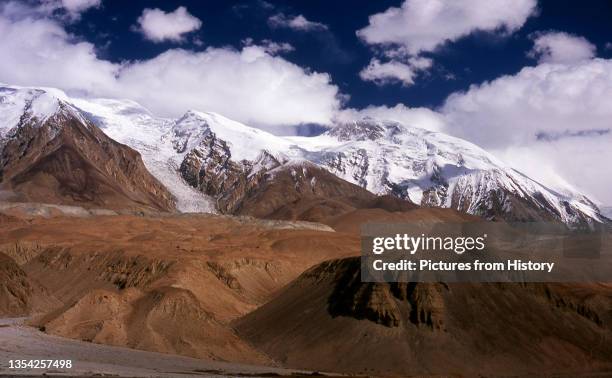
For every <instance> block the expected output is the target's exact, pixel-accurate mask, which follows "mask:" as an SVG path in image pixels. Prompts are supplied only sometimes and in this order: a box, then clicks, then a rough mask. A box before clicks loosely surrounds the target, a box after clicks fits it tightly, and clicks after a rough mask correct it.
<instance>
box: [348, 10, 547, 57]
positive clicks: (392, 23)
mask: <svg viewBox="0 0 612 378" xmlns="http://www.w3.org/2000/svg"><path fill="white" fill-rule="evenodd" d="M534 12H536V0H487V1H480V0H405V1H404V3H403V4H402V6H401V7H400V8H396V7H391V8H389V9H387V10H386V11H384V12H382V13H377V14H374V15H372V16H370V18H369V24H368V26H366V27H365V28H363V29H361V30H359V31H358V32H357V35H358V36H359V37H360V38H362V39H363V40H364V41H365V42H366V43H368V44H372V45H395V46H399V47H403V48H405V49H407V51H408V52H409V53H410V54H412V55H417V54H419V53H421V52H424V51H433V50H435V49H436V48H437V47H438V46H440V45H442V44H444V43H446V42H448V41H455V40H457V39H459V38H461V37H465V36H467V35H469V34H471V33H473V32H475V31H479V30H480V31H490V32H492V31H499V30H502V31H506V32H511V31H514V30H516V29H519V28H520V27H521V26H522V25H523V24H524V23H525V21H526V20H527V18H528V17H529V16H530V15H532V14H534Z"/></svg>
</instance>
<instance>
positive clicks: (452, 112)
mask: <svg viewBox="0 0 612 378" xmlns="http://www.w3.org/2000/svg"><path fill="white" fill-rule="evenodd" d="M574 57H575V55H574ZM611 96H612V60H606V59H601V58H591V59H588V58H586V57H585V58H582V59H580V60H576V59H569V60H567V59H566V60H564V63H560V62H559V61H558V60H555V62H554V63H548V62H542V63H540V64H538V65H537V66H535V67H525V68H523V69H522V70H521V71H519V72H518V73H516V74H514V75H507V76H503V77H500V78H498V79H495V80H493V81H491V82H486V83H483V84H481V85H473V86H471V87H470V88H469V90H467V91H465V92H459V93H454V94H452V95H451V96H449V97H448V99H447V100H446V102H445V104H444V105H443V107H442V108H441V112H442V113H443V114H444V116H445V119H446V122H447V125H448V126H447V127H448V130H447V131H448V132H449V133H451V134H454V135H457V136H459V137H463V138H465V139H468V140H470V141H472V142H475V143H477V144H479V145H481V146H483V147H485V148H487V149H489V150H492V151H494V152H495V153H496V154H498V155H500V157H502V158H503V159H505V160H506V161H507V162H509V163H510V164H511V165H513V166H515V167H516V168H518V169H519V170H521V171H524V172H526V173H527V174H529V175H531V176H533V177H534V178H536V179H539V180H541V181H544V183H546V184H549V185H551V186H555V187H556V186H558V185H557V184H558V180H557V181H555V180H556V179H555V178H554V177H555V176H562V177H565V178H569V179H570V180H569V181H571V182H572V183H573V184H574V185H576V186H577V187H578V188H579V189H583V190H585V191H586V192H587V194H591V195H593V196H594V198H596V199H599V200H601V201H603V202H605V203H608V204H610V203H612V192H610V190H609V188H610V187H611V186H612V174H610V167H609V162H610V161H612V149H611V148H610V146H611V145H612V133H611V132H610V130H611V129H612V124H611V123H610V120H611V119H612V107H610V105H609V98H611ZM534 162H536V163H534Z"/></svg>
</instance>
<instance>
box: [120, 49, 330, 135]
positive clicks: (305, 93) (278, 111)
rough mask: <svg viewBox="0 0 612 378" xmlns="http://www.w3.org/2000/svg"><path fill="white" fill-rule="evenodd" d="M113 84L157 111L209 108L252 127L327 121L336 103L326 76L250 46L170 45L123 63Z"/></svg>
mask: <svg viewBox="0 0 612 378" xmlns="http://www.w3.org/2000/svg"><path fill="white" fill-rule="evenodd" d="M118 86H119V88H120V89H121V93H123V94H124V95H125V96H128V97H130V98H134V99H136V100H137V101H140V102H142V103H143V104H145V105H146V106H149V107H151V108H152V109H155V110H156V111H157V112H158V113H161V114H178V113H180V112H183V111H185V110H186V109H201V110H210V111H215V112H219V113H221V114H224V115H226V116H228V117H230V118H234V119H236V120H239V121H242V122H246V123H249V124H253V125H256V126H276V125H294V124H297V123H329V121H330V119H331V117H332V116H333V114H334V112H335V111H336V109H337V108H339V106H340V101H339V99H338V97H339V96H338V88H337V87H336V86H335V85H332V84H331V78H330V76H329V75H327V74H324V73H316V72H312V73H311V72H306V71H305V70H304V69H303V68H301V67H299V66H297V65H295V64H293V63H290V62H288V61H286V60H284V59H283V58H281V57H277V56H272V55H270V54H269V53H268V52H267V51H266V49H265V48H264V47H260V46H254V45H253V46H246V47H244V48H243V49H242V50H241V51H236V50H232V49H226V48H209V49H207V50H206V51H204V52H201V53H193V52H190V51H186V50H176V49H175V50H169V51H166V52H165V53H163V54H161V55H159V56H157V57H155V58H153V59H151V60H148V61H143V62H139V63H135V64H132V65H129V66H126V67H125V68H124V69H123V70H122V71H121V73H120V75H119V79H118Z"/></svg>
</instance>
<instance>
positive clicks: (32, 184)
mask: <svg viewBox="0 0 612 378" xmlns="http://www.w3.org/2000/svg"><path fill="white" fill-rule="evenodd" d="M0 115H1V118H2V123H1V126H0V138H1V139H0V198H2V199H12V200H14V201H19V202H44V203H58V204H69V205H83V206H87V207H102V208H111V209H117V210H125V209H133V210H161V211H171V210H173V209H174V208H175V204H174V198H173V196H172V195H171V194H170V193H169V192H168V191H167V189H166V188H165V187H164V186H163V185H162V184H161V183H160V182H159V181H158V180H157V179H156V178H155V177H153V176H152V175H151V173H150V172H149V171H148V170H147V169H146V168H145V165H144V163H143V162H142V160H141V157H140V155H139V154H138V152H136V151H134V150H133V149H131V148H129V147H127V146H125V145H122V144H119V143H117V142H116V141H114V140H113V139H111V138H110V137H108V136H107V135H106V134H104V133H103V132H102V131H101V130H100V129H99V128H98V127H96V126H95V125H94V124H93V123H92V122H91V121H90V120H89V119H88V118H87V116H86V115H85V114H83V113H82V111H81V110H80V109H78V108H77V107H75V106H74V105H73V104H71V103H70V102H69V101H68V99H67V98H66V97H65V95H63V94H62V93H60V92H57V93H54V91H52V90H41V89H30V88H14V87H1V88H0Z"/></svg>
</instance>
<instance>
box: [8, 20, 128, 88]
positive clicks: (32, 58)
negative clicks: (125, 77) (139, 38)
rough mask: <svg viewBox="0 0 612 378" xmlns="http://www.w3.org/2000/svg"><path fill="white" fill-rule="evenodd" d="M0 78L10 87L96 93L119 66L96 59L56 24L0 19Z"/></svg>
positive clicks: (88, 48) (89, 46)
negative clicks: (40, 86) (49, 87)
mask: <svg viewBox="0 0 612 378" xmlns="http://www.w3.org/2000/svg"><path fill="white" fill-rule="evenodd" d="M0 56H2V59H0V79H1V80H2V81H4V82H7V83H11V84H24V85H46V86H58V87H61V88H64V89H67V90H84V91H100V90H108V89H110V87H111V86H112V85H113V82H114V80H115V74H116V73H117V72H118V70H119V68H120V67H119V66H118V65H116V64H113V63H110V62H107V61H103V60H100V59H98V58H97V57H96V54H95V50H94V46H93V45H92V44H90V43H87V42H76V41H74V38H73V37H72V36H71V35H69V34H68V33H66V31H65V30H64V28H63V27H62V26H61V25H59V24H58V23H56V22H54V21H50V20H45V19H31V18H23V19H19V20H11V19H8V18H5V17H2V16H0Z"/></svg>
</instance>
